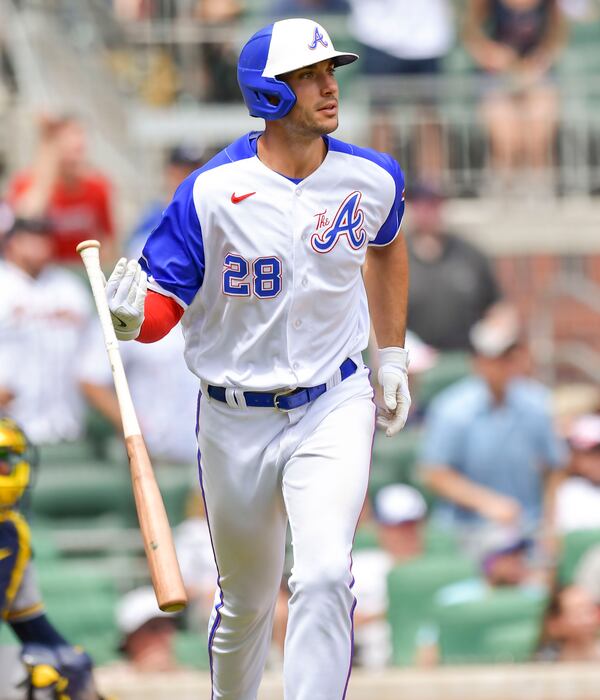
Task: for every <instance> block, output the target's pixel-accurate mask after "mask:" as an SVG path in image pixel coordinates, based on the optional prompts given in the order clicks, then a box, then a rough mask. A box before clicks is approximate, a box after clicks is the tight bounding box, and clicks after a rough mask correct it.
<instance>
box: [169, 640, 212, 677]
mask: <svg viewBox="0 0 600 700" xmlns="http://www.w3.org/2000/svg"><path fill="white" fill-rule="evenodd" d="M175 657H176V658H177V661H178V662H179V663H180V664H181V665H182V666H187V667H189V668H195V669H197V670H200V671H207V670H208V669H209V668H210V662H209V658H208V642H207V637H206V635H205V634H202V633H199V632H191V631H188V630H185V631H178V632H177V634H176V636H175Z"/></svg>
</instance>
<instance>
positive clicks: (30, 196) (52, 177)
mask: <svg viewBox="0 0 600 700" xmlns="http://www.w3.org/2000/svg"><path fill="white" fill-rule="evenodd" d="M39 131H40V140H39V146H38V150H37V153H36V156H35V160H34V163H33V165H32V167H31V168H30V169H29V170H26V171H24V172H22V173H18V174H17V175H16V176H15V177H14V178H13V180H12V182H11V183H10V184H9V188H8V194H7V199H8V201H9V203H10V204H11V205H12V206H13V208H14V209H15V211H16V212H17V215H18V216H22V217H25V218H39V217H46V218H48V219H49V220H50V221H51V222H52V227H53V233H52V235H53V237H54V239H55V243H56V245H55V250H54V258H55V259H56V260H57V261H61V262H67V261H70V262H73V261H75V260H78V259H79V258H78V255H77V252H76V251H75V248H76V246H77V244H78V243H80V242H81V241H83V240H85V239H87V238H96V239H98V240H100V241H101V242H102V243H103V249H102V250H103V259H105V260H112V253H113V251H112V247H113V241H112V239H113V237H114V233H115V232H114V226H113V212H112V206H113V205H112V194H111V188H110V184H109V182H108V180H107V179H106V178H105V177H104V176H103V175H101V174H100V173H98V172H96V171H94V170H92V169H91V167H90V166H89V165H88V162H87V142H86V141H87V139H86V133H85V129H84V126H83V124H82V123H81V122H80V121H79V120H78V119H77V118H76V117H74V116H71V115H65V116H61V117H49V116H47V115H45V116H43V117H41V119H40V123H39Z"/></svg>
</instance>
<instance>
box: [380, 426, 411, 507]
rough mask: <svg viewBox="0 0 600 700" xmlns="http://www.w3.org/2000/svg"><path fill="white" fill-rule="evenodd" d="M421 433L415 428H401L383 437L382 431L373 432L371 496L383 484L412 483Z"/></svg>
mask: <svg viewBox="0 0 600 700" xmlns="http://www.w3.org/2000/svg"><path fill="white" fill-rule="evenodd" d="M420 439H421V433H420V431H419V430H417V429H415V428H406V429H405V430H401V431H400V432H399V433H398V435H396V436H394V437H393V438H387V437H385V434H384V433H383V432H382V431H377V432H376V433H375V440H374V443H373V459H372V462H371V474H370V477H369V495H370V496H371V498H373V496H374V495H375V494H376V493H377V491H379V489H380V488H382V487H383V486H387V485H388V484H397V483H413V482H414V481H415V477H414V466H415V463H416V459H417V452H418V449H419V443H420Z"/></svg>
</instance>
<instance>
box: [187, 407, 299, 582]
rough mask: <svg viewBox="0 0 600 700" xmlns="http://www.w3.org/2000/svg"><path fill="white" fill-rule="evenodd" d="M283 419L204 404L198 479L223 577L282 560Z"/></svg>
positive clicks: (201, 414)
mask: <svg viewBox="0 0 600 700" xmlns="http://www.w3.org/2000/svg"><path fill="white" fill-rule="evenodd" d="M284 418H285V417H282V416H278V415H276V414H274V412H273V411H270V412H267V411H261V410H260V409H259V410H254V411H253V412H251V411H243V412H242V411H237V410H236V409H229V408H228V407H227V406H223V407H221V406H220V405H218V404H217V402H210V403H209V402H205V400H204V399H202V401H201V405H200V414H199V432H198V445H199V450H200V479H201V485H202V491H203V495H204V502H205V507H206V513H207V518H208V522H209V524H210V530H211V537H212V541H213V546H214V548H215V553H216V557H217V565H218V566H219V570H220V571H221V573H222V574H223V573H224V571H225V570H226V571H228V572H231V573H234V571H235V570H237V569H239V570H243V569H244V568H246V570H249V569H250V568H252V569H260V567H268V566H270V562H272V561H275V559H277V561H279V553H280V550H281V548H282V547H283V545H284V542H285V522H286V518H285V512H284V507H283V501H282V498H281V490H280V487H279V475H278V473H277V468H276V457H277V451H278V435H279V434H280V432H281V430H282V425H284Z"/></svg>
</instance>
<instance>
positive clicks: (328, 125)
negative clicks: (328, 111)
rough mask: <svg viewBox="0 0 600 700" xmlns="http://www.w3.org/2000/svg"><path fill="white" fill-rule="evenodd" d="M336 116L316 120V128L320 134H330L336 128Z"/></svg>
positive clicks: (321, 117)
mask: <svg viewBox="0 0 600 700" xmlns="http://www.w3.org/2000/svg"><path fill="white" fill-rule="evenodd" d="M338 123H339V120H338V116H337V114H334V115H331V116H320V118H319V119H318V120H317V127H318V130H319V132H320V133H321V134H330V133H331V132H332V131H335V130H336V129H337V128H338Z"/></svg>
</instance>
